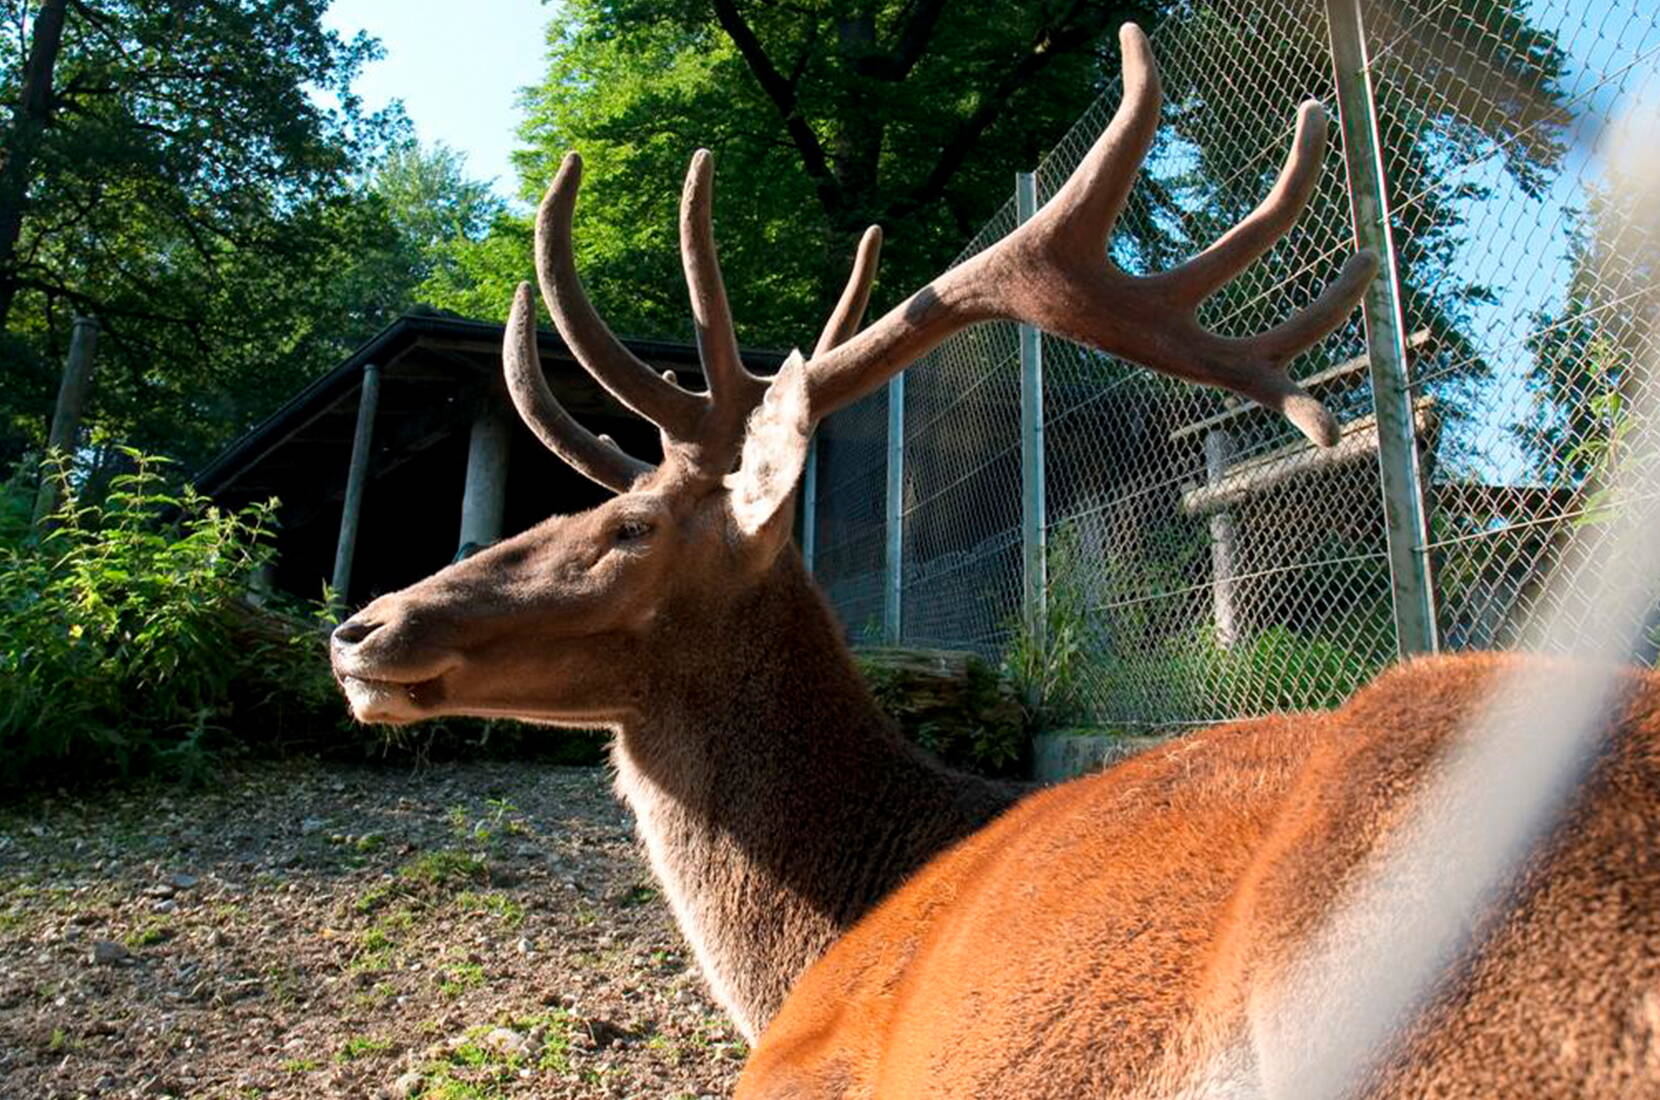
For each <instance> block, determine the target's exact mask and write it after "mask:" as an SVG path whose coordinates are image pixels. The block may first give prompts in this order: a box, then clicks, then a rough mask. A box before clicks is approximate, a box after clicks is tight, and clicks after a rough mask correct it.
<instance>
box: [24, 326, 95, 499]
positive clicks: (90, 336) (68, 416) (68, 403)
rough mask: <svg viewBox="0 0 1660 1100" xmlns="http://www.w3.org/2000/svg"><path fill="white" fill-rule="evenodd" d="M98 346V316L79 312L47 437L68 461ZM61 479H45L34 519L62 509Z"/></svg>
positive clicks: (49, 444)
mask: <svg viewBox="0 0 1660 1100" xmlns="http://www.w3.org/2000/svg"><path fill="white" fill-rule="evenodd" d="M97 349H98V319H97V318H96V317H88V316H84V315H77V316H76V318H75V322H74V326H73V327H72V328H71V329H70V332H69V359H68V361H67V362H65V363H64V366H63V380H62V382H61V383H60V384H59V385H58V404H57V408H56V409H55V410H54V411H53V413H52V430H51V432H50V433H49V434H48V435H47V437H46V447H47V452H48V453H49V454H56V455H58V456H60V457H61V458H62V460H63V461H64V462H65V463H71V462H73V461H74V460H75V447H76V444H77V442H78V441H79V439H80V434H81V414H82V413H84V412H85V411H86V397H87V391H88V390H90V389H91V387H92V360H93V356H94V354H95V353H96V352H97ZM58 504H59V501H58V482H57V479H56V478H55V477H53V476H52V474H51V473H47V474H46V476H45V477H44V478H43V479H42V480H41V484H40V492H39V493H38V494H37V495H36V496H35V514H34V521H35V524H36V525H37V526H41V525H44V524H45V523H46V521H47V519H48V518H49V517H50V516H51V515H52V513H53V512H55V511H57V510H58Z"/></svg>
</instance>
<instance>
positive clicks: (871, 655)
mask: <svg viewBox="0 0 1660 1100" xmlns="http://www.w3.org/2000/svg"><path fill="white" fill-rule="evenodd" d="M907 654H908V651H902V650H901V651H894V650H873V651H866V652H863V653H859V654H857V659H858V663H859V668H860V671H861V672H863V673H864V676H865V679H866V681H867V682H868V683H869V684H870V688H871V693H872V694H873V695H874V696H875V697H876V702H877V704H878V705H879V706H880V707H881V708H882V709H883V710H884V711H885V712H886V713H887V714H888V716H889V717H891V718H892V719H893V720H894V721H895V722H897V723H898V724H899V729H900V732H902V733H903V734H904V735H905V736H906V737H908V738H909V739H910V740H912V741H914V742H916V743H917V744H918V745H921V746H922V747H923V748H925V749H927V750H928V751H930V752H932V753H933V754H934V755H936V756H938V757H939V758H940V759H941V760H943V761H945V762H946V763H947V764H950V765H952V766H953V767H958V768H962V769H964V770H966V771H971V772H976V773H978V774H980V775H990V776H1014V775H1023V774H1024V773H1025V764H1026V759H1027V755H1028V752H1029V750H1030V747H1031V736H1030V732H1029V730H1028V728H1027V720H1026V711H1025V708H1024V707H1022V706H1021V704H1020V699H1019V697H1018V696H1017V694H1016V693H1015V689H1014V687H1013V685H1012V684H1010V682H1009V681H1008V680H1007V679H1005V678H1004V677H1003V676H1001V675H1000V674H999V673H998V672H997V670H996V669H993V668H992V667H991V666H989V665H987V664H986V663H985V662H984V661H982V660H980V659H979V658H978V657H973V656H967V655H952V656H958V657H964V660H962V662H961V664H960V667H953V668H952V669H951V671H950V673H949V674H940V673H937V672H934V671H932V670H930V669H927V668H919V667H918V663H917V662H913V661H909V660H906V659H904V658H905V657H906V656H907ZM933 663H934V662H933V661H932V660H928V659H925V660H923V661H922V662H921V664H922V665H931V664H933Z"/></svg>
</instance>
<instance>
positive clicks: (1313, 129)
mask: <svg viewBox="0 0 1660 1100" xmlns="http://www.w3.org/2000/svg"><path fill="white" fill-rule="evenodd" d="M1325 149H1326V109H1325V108H1324V107H1322V106H1321V105H1320V103H1319V101H1318V100H1313V99H1311V100H1308V101H1307V102H1305V103H1304V104H1303V105H1302V106H1301V107H1300V108H1298V110H1297V129H1296V133H1295V134H1294V136H1293V137H1292V139H1291V152H1290V153H1289V154H1288V155H1287V156H1286V158H1285V167H1283V168H1281V169H1280V175H1279V178H1278V179H1276V180H1275V181H1274V186H1273V189H1272V190H1270V191H1269V192H1268V194H1267V196H1266V197H1265V198H1264V199H1263V200H1262V201H1261V202H1260V203H1258V204H1257V208H1256V209H1255V210H1253V211H1251V212H1250V213H1249V214H1247V215H1246V216H1245V217H1244V218H1243V219H1242V220H1241V221H1240V222H1239V223H1238V224H1237V225H1235V226H1234V227H1233V228H1232V229H1229V230H1228V231H1227V232H1226V233H1224V234H1222V235H1221V236H1220V237H1218V238H1216V240H1215V241H1214V242H1212V243H1211V245H1210V247H1208V248H1206V249H1205V250H1204V251H1203V252H1201V253H1199V254H1198V255H1197V256H1195V257H1193V258H1192V259H1190V260H1188V261H1187V262H1185V263H1183V264H1181V265H1179V266H1177V267H1174V268H1172V269H1171V270H1169V271H1166V272H1164V273H1162V274H1160V275H1155V276H1152V279H1153V281H1155V282H1159V283H1163V284H1165V285H1166V286H1168V287H1169V288H1170V290H1171V292H1172V293H1173V294H1175V295H1177V296H1178V297H1179V298H1181V300H1183V301H1185V302H1190V303H1192V304H1193V305H1198V304H1199V303H1200V302H1202V301H1204V300H1205V299H1206V298H1209V297H1210V296H1211V295H1212V294H1215V293H1216V292H1217V291H1218V290H1220V289H1221V288H1222V287H1223V286H1224V285H1225V284H1227V282H1228V281H1229V280H1230V279H1232V278H1233V277H1234V276H1236V275H1238V274H1239V273H1240V272H1241V271H1244V270H1245V269H1246V268H1247V267H1249V266H1250V265H1251V263H1252V261H1254V260H1256V259H1257V257H1259V256H1261V255H1262V254H1263V253H1264V252H1267V251H1268V250H1269V249H1270V248H1272V247H1274V243H1275V242H1276V241H1278V240H1279V239H1280V238H1281V237H1283V236H1285V234H1286V231H1287V230H1289V229H1290V228H1291V227H1292V225H1294V224H1295V223H1296V221H1297V218H1298V217H1300V216H1301V215H1302V212H1303V208H1304V207H1306V206H1307V205H1308V200H1309V196H1310V195H1312V194H1313V193H1314V185H1315V183H1317V182H1318V181H1319V179H1320V158H1321V156H1322V154H1324V152H1325Z"/></svg>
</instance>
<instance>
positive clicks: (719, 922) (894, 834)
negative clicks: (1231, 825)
mask: <svg viewBox="0 0 1660 1100" xmlns="http://www.w3.org/2000/svg"><path fill="white" fill-rule="evenodd" d="M785 556H786V557H790V558H791V560H790V561H786V562H782V563H781V564H780V565H779V566H778V567H777V568H776V569H775V570H774V571H773V574H772V575H770V576H769V577H768V578H767V580H766V581H765V582H764V583H763V584H762V585H761V586H760V588H759V589H758V590H756V591H754V592H752V593H751V594H750V595H749V596H748V597H746V598H745V599H744V600H742V601H741V603H740V606H737V607H734V608H732V609H730V612H731V614H730V618H729V619H727V617H726V615H724V614H723V615H722V616H721V618H722V619H725V620H726V621H724V622H722V623H720V624H718V625H719V627H720V629H719V631H718V633H715V632H711V631H710V629H709V628H710V627H711V626H712V625H717V624H711V623H709V622H707V621H704V622H701V623H699V624H697V626H696V627H695V628H692V627H691V625H690V624H688V629H687V630H686V632H685V634H686V636H685V638H684V639H683V643H684V645H685V646H686V649H685V650H684V659H683V661H682V662H680V663H678V664H677V667H676V668H675V669H674V670H673V671H670V672H667V673H665V674H664V675H663V680H662V682H661V683H660V684H658V685H655V688H656V690H654V692H653V698H652V703H653V710H652V713H651V715H650V716H649V717H648V718H646V719H643V720H642V721H640V722H638V723H636V724H634V725H631V726H629V727H626V728H624V729H623V730H622V732H621V734H620V736H619V737H618V738H617V741H616V744H615V747H614V749H613V759H614V760H615V763H616V767H617V789H618V792H619V793H620V794H621V795H622V797H623V798H624V799H625V800H626V801H627V802H628V804H629V806H630V808H631V809H632V810H633V812H634V815H635V818H636V820H637V822H638V827H639V831H640V834H641V837H642V839H643V840H644V842H645V846H646V851H647V854H648V856H649V857H650V860H651V864H652V868H653V870H654V871H655V872H656V874H657V876H658V878H659V879H660V880H661V882H662V884H663V887H664V890H665V893H666V894H667V896H668V899H669V902H670V905H671V906H672V908H673V910H674V914H675V917H676V919H677V920H678V921H679V923H680V927H681V930H682V932H683V933H684V934H685V936H686V938H687V939H688V940H689V941H690V943H691V945H692V948H693V950H694V951H695V952H696V955H697V958H698V962H699V964H700V965H701V966H702V968H703V972H704V975H705V976H706V977H707V979H708V980H709V983H710V985H711V987H712V988H713V990H714V992H715V995H716V997H717V998H718V999H719V1000H720V1001H721V1002H722V1004H723V1005H724V1006H725V1007H726V1009H727V1010H728V1011H729V1012H730V1013H731V1014H732V1017H733V1018H734V1019H735V1020H736V1021H737V1023H738V1025H739V1027H740V1028H741V1029H742V1030H743V1031H744V1032H745V1033H746V1035H748V1036H749V1037H750V1038H751V1039H754V1038H755V1037H756V1036H758V1035H759V1033H760V1031H761V1029H762V1028H763V1027H764V1026H765V1024H766V1022H767V1021H768V1020H769V1019H771V1017H772V1015H773V1014H774V1013H775V1012H776V1011H777V1010H778V1007H779V1006H780V1005H781V1004H782V1003H783V1000H784V996H785V994H786V993H787V992H788V991H789V989H790V987H791V986H792V985H793V984H794V983H795V980H796V979H797V978H798V977H799V976H800V975H801V972H802V971H803V970H805V969H806V968H807V966H808V965H809V964H811V963H812V962H813V961H814V960H815V959H817V958H818V957H819V956H820V955H821V954H823V953H824V951H825V949H826V948H828V947H829V945H830V944H831V942H833V941H834V940H835V939H836V938H837V937H838V936H840V935H841V934H842V933H843V932H845V931H846V930H847V929H848V928H849V927H850V926H851V925H852V924H853V922H854V921H856V920H858V918H859V917H860V916H862V915H863V914H864V913H865V912H866V911H867V910H869V909H870V907H871V906H872V905H874V904H875V903H876V902H877V901H879V900H880V899H881V898H882V897H883V896H884V895H886V894H887V893H888V892H889V891H890V890H892V889H893V888H894V887H895V886H897V885H899V883H900V882H901V881H902V880H903V879H904V878H905V877H906V876H907V875H909V874H910V873H911V872H912V871H914V870H916V869H917V868H918V867H919V866H921V865H922V864H923V863H924V862H926V861H927V860H928V859H929V858H931V857H932V856H933V855H935V854H937V853H938V852H939V851H940V850H941V849H943V848H944V847H945V846H947V845H948V844H950V843H952V842H953V841H955V840H957V839H959V838H961V837H963V836H965V835H967V834H968V833H970V832H973V831H974V830H975V829H978V828H980V827H981V826H983V825H984V824H985V823H986V822H988V821H989V820H991V818H992V817H994V816H996V814H997V813H999V812H1000V811H1001V810H1003V809H1004V808H1006V807H1007V806H1008V805H1009V804H1010V803H1012V802H1013V801H1014V799H1015V798H1016V797H1018V795H1019V793H1020V792H1019V790H1018V788H1016V787H1014V786H1012V785H1006V784H997V783H992V782H989V781H987V780H983V779H979V778H977V777H974V776H969V775H965V774H961V773H957V772H953V771H950V770H948V769H946V768H944V767H942V766H940V765H939V764H938V763H936V762H934V761H933V760H931V759H929V758H927V757H926V756H925V755H924V754H922V753H921V752H919V751H917V750H916V749H914V748H912V747H910V746H909V745H907V744H906V743H904V742H903V741H901V739H900V737H899V734H898V732H897V731H896V730H895V729H894V727H893V725H892V723H891V722H889V720H888V719H887V718H886V717H885V716H884V715H883V714H882V713H881V712H880V711H879V710H878V709H877V707H876V705H875V703H874V701H873V700H872V699H871V696H870V693H869V690H868V689H867V688H866V686H865V684H864V681H863V679H862V678H861V677H860V675H859V673H858V671H857V670H856V669H855V667H854V665H853V662H852V657H851V655H850V654H849V653H848V651H847V647H846V646H845V645H844V644H843V642H842V640H841V636H840V631H839V629H838V628H837V626H836V625H835V623H834V620H833V619H832V617H831V615H830V613H829V610H828V609H827V608H826V606H825V604H824V602H823V600H822V598H821V597H820V596H819V595H818V593H817V590H816V589H814V588H813V586H812V584H811V582H810V581H809V580H808V579H807V578H806V576H805V574H804V572H803V570H802V569H801V566H800V564H799V562H797V561H795V560H793V556H792V555H788V554H786V555H785Z"/></svg>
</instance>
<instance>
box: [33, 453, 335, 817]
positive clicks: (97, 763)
mask: <svg viewBox="0 0 1660 1100" xmlns="http://www.w3.org/2000/svg"><path fill="white" fill-rule="evenodd" d="M129 457H130V459H131V460H132V462H133V464H134V470H133V472H131V473H128V474H124V475H121V476H118V477H116V478H115V479H114V481H113V482H112V484H111V491H110V493H109V496H108V497H107V499H105V500H104V501H102V502H100V503H97V504H92V503H87V502H85V501H83V499H82V498H81V496H80V495H79V493H78V491H77V486H76V485H74V484H73V483H72V482H71V481H70V479H69V478H68V477H67V476H66V475H65V470H64V467H63V465H62V464H61V463H60V464H53V465H52V466H51V467H50V468H49V469H50V472H51V476H53V477H55V478H56V479H57V480H58V482H59V486H60V492H61V494H62V496H61V499H62V500H63V504H62V505H61V507H60V508H59V510H58V512H57V513H56V515H55V516H54V517H53V520H52V526H51V527H50V529H49V533H48V534H46V535H45V536H44V537H43V538H40V539H38V540H37V539H36V538H34V537H33V536H32V535H31V534H30V533H28V531H27V527H26V525H20V524H19V523H18V517H20V516H21V515H22V512H21V510H20V509H19V507H18V499H19V498H20V497H24V498H28V499H32V497H33V493H32V491H30V489H29V488H28V487H27V484H26V482H24V481H22V480H20V479H14V480H13V482H11V483H10V485H8V486H7V487H6V490H5V494H4V495H5V498H6V499H7V500H8V505H7V507H6V508H4V509H3V510H0V514H3V515H4V516H5V517H6V520H5V523H6V526H5V527H4V528H3V529H0V761H3V765H0V768H3V770H0V786H11V785H13V784H15V783H16V782H18V781H19V780H20V779H22V778H23V777H25V776H27V775H29V774H32V773H35V772H37V771H38V770H40V769H42V768H46V767H51V768H54V769H56V770H60V771H64V770H68V769H71V768H73V769H76V770H81V771H86V770H91V771H100V770H107V769H112V768H113V769H116V770H122V771H125V770H128V769H131V768H133V767H135V766H154V767H158V768H160V769H162V770H164V771H168V772H172V773H174V774H178V775H182V776H184V777H187V778H192V777H199V776H201V775H202V774H204V773H205V771H206V770H207V763H208V752H209V749H210V747H211V746H212V745H214V744H215V743H217V742H219V741H221V740H222V735H223V734H224V733H225V732H226V730H227V728H228V725H227V724H228V723H229V722H230V720H231V719H232V718H233V716H234V717H237V718H238V719H243V718H246V719H247V721H248V722H249V723H250V724H257V723H260V722H265V723H276V724H280V723H281V722H282V721H283V720H284V719H285V718H288V719H292V718H293V717H296V716H297V715H296V712H298V714H299V715H303V716H304V718H305V719H306V720H307V721H308V722H309V721H310V720H311V719H313V717H314V715H315V713H316V711H317V710H319V709H322V708H323V707H325V706H326V705H327V704H326V703H325V702H324V700H325V699H329V700H331V701H332V699H331V697H332V695H333V693H334V689H333V685H332V682H331V681H330V679H329V677H328V675H327V673H326V671H324V667H323V666H322V665H320V664H319V658H320V647H319V646H318V645H317V643H316V639H315V637H314V636H308V635H303V634H293V635H289V634H284V635H278V636H268V635H266V636H262V635H257V634H250V633H249V632H248V631H247V630H246V629H245V627H246V622H247V620H246V617H245V615H244V614H242V609H243V608H244V607H245V604H244V602H243V600H244V594H245V592H246V591H247V588H248V583H249V581H250V579H251V577H252V576H253V574H254V572H255V570H257V569H258V568H259V567H260V566H261V565H262V564H263V563H264V562H265V561H266V560H267V559H268V556H269V554H270V550H269V547H268V545H267V543H266V542H265V541H264V536H265V534H266V533H267V532H268V531H269V529H270V524H271V512H272V509H271V506H270V505H264V506H258V507H253V508H249V509H247V510H246V511H243V512H241V513H236V514H227V513H223V512H221V511H219V510H218V509H217V508H214V507H213V506H211V505H210V504H209V503H208V502H207V501H206V500H205V499H204V498H202V497H200V496H198V495H197V494H196V493H195V492H194V491H193V490H191V489H188V488H186V489H183V490H175V489H172V488H170V487H169V486H168V483H167V479H166V477H165V476H164V474H163V472H162V470H161V468H160V463H159V460H157V459H155V458H152V457H147V456H144V455H141V454H138V453H137V452H130V453H129ZM275 696H281V697H282V700H283V703H282V705H280V706H275V707H271V706H266V704H270V703H271V702H272V700H273V697H275ZM336 706H337V704H336ZM262 708H263V709H262Z"/></svg>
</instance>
